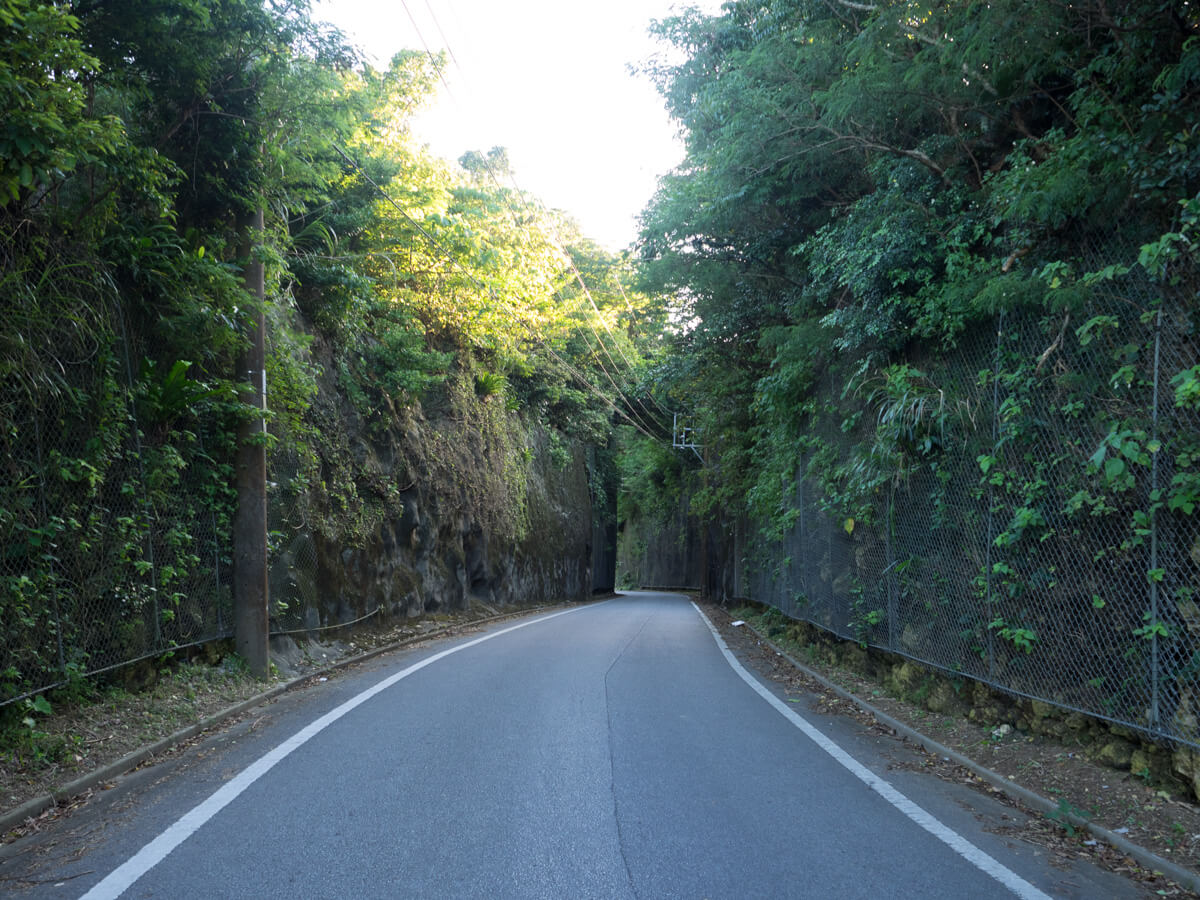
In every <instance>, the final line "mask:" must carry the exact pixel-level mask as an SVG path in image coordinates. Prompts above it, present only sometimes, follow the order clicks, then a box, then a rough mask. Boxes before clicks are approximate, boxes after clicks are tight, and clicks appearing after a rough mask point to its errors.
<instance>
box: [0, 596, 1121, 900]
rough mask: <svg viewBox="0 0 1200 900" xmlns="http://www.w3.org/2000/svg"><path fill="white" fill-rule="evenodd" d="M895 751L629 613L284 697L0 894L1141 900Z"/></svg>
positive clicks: (571, 621) (443, 653) (126, 790)
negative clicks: (1061, 857)
mask: <svg viewBox="0 0 1200 900" xmlns="http://www.w3.org/2000/svg"><path fill="white" fill-rule="evenodd" d="M756 684H757V685H758V686H757V687H755V685H756ZM909 752H910V751H908V750H906V749H904V748H902V747H900V745H898V744H896V742H894V741H890V740H887V739H882V738H879V737H878V736H873V735H869V734H866V733H865V732H864V731H863V729H862V728H861V726H858V725H856V723H854V722H852V721H850V720H846V719H837V718H830V717H823V716H820V715H818V714H814V713H811V712H810V711H809V710H807V709H806V708H805V705H804V704H803V703H795V702H784V700H782V699H780V697H778V696H777V691H776V689H775V688H774V687H771V686H765V687H764V686H762V685H761V684H758V682H757V680H756V679H754V678H753V677H752V676H751V675H750V674H748V673H746V671H745V670H744V669H741V666H740V665H739V664H737V663H736V661H734V660H733V659H732V657H731V656H730V655H729V654H728V653H727V651H725V650H724V649H723V645H722V644H721V643H720V642H719V641H718V640H717V639H716V637H715V636H714V634H713V632H712V631H710V629H709V626H708V624H707V622H706V620H705V619H704V618H703V617H702V616H701V614H700V613H699V611H698V610H697V609H696V608H695V607H694V606H693V605H692V604H691V603H690V602H689V601H687V600H686V599H684V598H682V597H679V596H673V595H668V594H651V593H639V594H630V595H626V596H623V597H621V598H618V599H616V600H611V601H607V602H603V603H597V604H591V605H587V606H583V607H579V608H575V609H571V610H569V611H567V612H565V613H557V614H553V615H549V616H544V617H539V618H535V619H529V620H522V621H520V622H519V623H516V624H515V625H514V624H513V623H508V624H505V625H500V626H497V627H495V628H492V629H490V630H488V631H486V632H483V633H481V634H478V635H471V636H469V637H465V638H461V639H457V640H454V641H447V642H442V643H438V644H436V645H434V646H430V647H426V648H423V649H421V650H413V651H407V652H398V653H396V654H393V655H389V656H386V657H381V658H379V659H378V660H376V661H374V662H373V663H372V664H369V665H365V666H363V667H361V668H360V669H358V670H356V671H353V672H347V673H345V674H343V675H342V676H340V677H338V678H333V679H330V681H329V682H328V683H327V684H321V685H318V686H317V688H316V689H314V690H312V691H308V692H304V693H303V694H299V695H295V696H291V697H289V698H288V699H286V700H285V701H282V702H280V703H278V704H275V705H274V706H272V707H271V708H270V709H269V711H267V712H264V713H262V714H260V715H258V716H257V717H252V718H251V719H249V720H247V721H246V722H243V723H242V725H240V726H239V727H238V728H235V729H232V730H230V731H229V732H227V733H226V734H224V735H222V736H221V737H220V738H218V739H215V740H213V741H210V742H209V743H207V744H205V745H203V746H201V747H199V748H196V749H194V750H192V751H190V752H189V753H187V754H184V756H183V757H181V758H180V759H179V760H177V761H176V762H175V763H173V764H171V765H168V766H163V767H155V768H154V769H151V770H148V771H147V772H144V773H141V774H140V775H138V776H136V777H133V778H130V779H128V780H127V782H126V783H123V784H122V785H121V786H120V787H118V788H116V789H114V790H113V791H111V792H108V793H109V794H111V796H105V797H103V798H100V799H98V800H95V801H93V802H92V803H91V804H89V805H88V807H86V808H85V810H83V811H81V812H80V813H79V814H77V815H76V816H74V817H72V818H71V819H68V820H64V821H63V822H62V823H59V824H58V825H56V826H55V828H54V829H52V830H51V832H49V833H47V834H45V835H40V836H37V837H36V838H34V839H30V841H29V842H28V845H27V846H25V847H22V848H18V849H20V851H21V852H20V853H19V854H18V855H16V856H15V857H12V858H9V859H5V860H4V861H3V865H0V875H3V876H4V878H5V881H4V882H0V891H6V890H8V888H7V887H4V884H8V885H23V886H22V887H20V888H19V889H17V888H14V890H13V896H27V897H38V898H40V897H79V896H86V897H88V898H108V897H117V896H123V897H130V898H139V897H155V898H192V897H195V898H218V897H230V898H234V897H236V898H275V897H279V898H284V897H286V898H354V900H361V898H376V897H379V898H385V897H387V898H390V897H488V898H502V897H517V898H567V897H570V898H579V897H597V898H610V897H611V898H625V897H631V898H659V897H664V898H665V897H688V898H718V897H728V898H752V897H771V898H773V897H837V898H853V897H862V898H880V897H922V898H935V897H946V898H966V897H1004V896H1023V897H1043V896H1055V897H1098V896H1103V897H1121V896H1139V894H1138V891H1137V888H1136V887H1135V886H1134V885H1132V884H1130V883H1128V882H1125V881H1124V880H1122V879H1119V878H1117V877H1116V876H1112V875H1108V874H1106V873H1103V872H1100V871H1098V870H1095V869H1092V868H1090V867H1086V866H1083V865H1081V864H1077V865H1075V866H1074V867H1073V868H1072V869H1070V870H1064V869H1062V868H1056V867H1055V866H1052V865H1051V864H1050V861H1049V859H1048V854H1046V853H1045V852H1043V851H1041V850H1040V849H1039V848H1036V847H1034V846H1032V845H1027V844H1023V843H1021V842H1019V841H1013V840H1010V839H1008V838H1006V837H1005V836H1004V835H1003V834H1000V833H998V832H999V831H1003V829H1002V828H998V827H997V826H998V825H999V824H1001V823H1002V822H1009V821H1011V817H1012V815H1013V813H1012V811H1011V810H1008V809H1007V808H1006V807H1003V806H1001V805H1000V804H998V803H992V802H991V801H988V800H987V799H986V798H982V797H980V796H979V795H978V794H975V793H973V792H970V791H968V790H967V789H965V788H962V787H959V786H954V785H949V784H946V783H945V782H942V781H939V780H937V779H935V778H932V777H930V776H926V775H920V774H916V773H913V772H911V771H909V770H908V769H907V768H906V767H904V766H902V765H899V766H898V765H897V764H896V763H897V759H898V757H897V754H904V753H909ZM22 867H24V869H22ZM22 872H25V873H26V874H25V876H24V877H23V878H21V879H20V880H14V878H15V876H16V875H18V874H21V873H22ZM9 873H13V874H9Z"/></svg>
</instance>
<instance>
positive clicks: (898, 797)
mask: <svg viewBox="0 0 1200 900" xmlns="http://www.w3.org/2000/svg"><path fill="white" fill-rule="evenodd" d="M692 606H693V607H695V609H696V612H698V613H699V614H700V618H701V619H703V620H704V624H705V625H707V626H708V630H709V631H710V632H712V636H713V639H714V640H715V641H716V642H717V647H719V648H720V650H721V653H723V654H724V656H725V661H726V662H728V663H729V665H730V667H731V668H732V669H733V670H734V671H735V672H736V673H737V674H738V675H739V676H740V677H741V679H742V680H743V681H744V682H746V684H748V685H750V687H751V688H753V689H754V692H755V693H757V694H758V695H759V696H760V697H762V698H763V699H764V700H766V701H767V702H768V703H770V704H771V706H772V707H774V708H775V711H776V712H778V713H779V714H780V715H782V716H783V717H784V718H785V719H787V720H788V721H789V722H791V723H792V724H793V725H795V726H796V727H797V728H799V729H800V730H801V731H802V732H804V734H805V736H806V737H807V738H809V740H811V741H812V742H813V743H815V744H816V745H817V746H818V747H820V748H821V749H822V750H824V751H825V752H826V753H828V754H829V755H830V756H832V757H833V758H834V760H835V761H837V763H838V764H840V765H841V766H842V767H843V768H845V769H846V770H847V771H849V772H850V773H851V774H852V775H854V776H855V777H856V778H858V779H859V781H861V782H863V784H865V785H866V786H867V787H869V788H870V789H871V790H873V791H874V792H875V793H877V794H878V795H879V796H881V797H882V798H883V799H884V800H886V801H887V802H888V803H890V804H892V806H894V807H895V808H896V809H898V810H899V811H900V812H902V813H903V814H904V815H905V816H907V817H908V818H909V819H911V820H912V821H913V822H914V823H916V824H917V825H919V826H921V827H922V828H924V829H925V830H926V831H928V832H929V833H930V834H932V835H933V836H934V837H935V838H937V839H938V840H939V841H941V842H942V843H944V844H946V845H947V846H948V847H950V849H951V850H953V851H954V852H955V853H957V854H958V855H959V856H961V857H963V858H964V859H965V860H967V862H969V863H971V864H972V865H973V866H975V867H976V868H978V869H979V870H981V871H982V872H984V873H986V874H988V875H990V876H991V877H992V878H994V879H996V880H997V881H998V882H1000V883H1001V884H1002V885H1004V886H1005V887H1006V888H1008V889H1009V890H1010V891H1012V892H1013V893H1014V894H1016V895H1017V896H1018V897H1021V898H1022V900H1051V898H1050V895H1049V894H1045V893H1043V892H1042V891H1040V890H1038V888H1036V887H1035V886H1034V885H1032V884H1030V883H1029V882H1028V881H1026V880H1025V879H1024V878H1022V877H1021V876H1020V875H1018V874H1017V873H1016V872H1014V871H1012V869H1009V868H1008V867H1007V866H1005V865H1003V864H1002V863H1000V862H998V861H997V860H995V859H994V858H992V857H991V856H989V855H988V854H986V853H984V852H983V851H982V850H980V849H979V848H978V847H976V846H975V845H974V844H972V843H971V842H970V841H968V840H967V839H966V838H965V837H963V836H962V835H961V834H959V833H958V832H957V831H954V830H953V829H952V828H950V827H949V826H948V825H946V824H944V823H943V822H941V821H940V820H939V819H937V818H936V817H935V816H933V815H932V814H931V813H928V812H926V811H925V810H924V809H922V808H921V807H920V806H918V805H917V804H915V803H913V802H912V801H911V800H909V799H908V798H907V797H905V796H904V795H903V794H902V793H900V792H899V791H898V790H896V788H894V787H892V785H891V784H889V783H888V782H887V781H885V780H884V779H883V778H880V777H879V776H878V775H876V774H875V773H874V772H872V771H871V770H870V769H868V768H867V767H866V766H864V765H863V764H862V763H860V762H858V760H856V759H855V758H854V757H852V756H851V755H850V754H849V753H847V752H846V751H845V750H843V749H842V748H841V746H840V745H839V744H837V743H836V742H834V741H833V740H831V739H830V738H828V737H826V736H825V735H824V734H822V733H821V732H820V731H818V730H817V728H816V726H814V725H813V724H812V723H811V722H809V721H808V720H807V719H805V718H804V717H803V716H801V715H799V714H798V713H797V712H796V711H795V710H793V709H791V708H790V707H789V706H788V705H787V704H786V703H784V702H783V701H782V700H780V699H779V698H778V697H776V696H775V695H774V694H773V693H771V692H770V691H769V690H768V689H767V688H766V687H764V686H763V684H762V683H761V682H760V681H759V680H758V679H757V678H755V677H754V676H753V675H751V674H750V673H749V672H748V671H747V670H746V668H745V667H744V666H743V665H742V664H741V663H740V662H738V660H737V657H735V656H734V655H733V653H732V652H731V651H730V649H729V646H728V645H727V644H726V643H725V639H724V638H722V637H721V635H720V633H719V632H718V631H717V629H716V628H715V627H713V623H712V622H710V621H709V618H708V616H706V615H705V614H704V611H703V610H702V609H700V607H699V606H696V604H695V603H694V602H693V603H692Z"/></svg>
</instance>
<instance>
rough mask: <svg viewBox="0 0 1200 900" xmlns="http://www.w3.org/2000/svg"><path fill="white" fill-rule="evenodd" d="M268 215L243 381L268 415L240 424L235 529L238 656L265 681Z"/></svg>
mask: <svg viewBox="0 0 1200 900" xmlns="http://www.w3.org/2000/svg"><path fill="white" fill-rule="evenodd" d="M262 230H263V213H262V210H261V209H260V210H258V211H257V212H255V213H252V214H251V215H250V216H249V217H247V219H246V220H244V221H243V222H242V247H241V256H242V257H243V258H244V259H246V261H247V262H246V269H245V276H244V277H245V285H246V291H247V293H249V294H250V295H251V296H252V297H254V299H255V307H256V308H255V310H254V311H253V312H252V313H251V328H250V335H249V338H250V341H249V344H248V346H247V347H246V351H245V353H244V354H243V356H242V358H241V366H240V369H241V371H240V372H239V373H238V380H239V381H241V382H245V383H246V387H245V388H244V389H243V390H242V393H241V398H240V399H241V401H242V402H243V403H246V404H248V405H250V406H253V407H255V408H256V409H259V410H262V412H263V414H264V415H262V416H254V417H250V416H243V417H242V419H241V420H240V421H239V423H238V445H237V496H238V501H237V515H236V516H235V518H234V523H233V622H234V642H235V644H236V645H237V651H238V653H240V654H241V656H242V658H243V659H244V660H245V661H246V664H247V666H249V668H250V671H251V672H252V673H253V674H254V675H255V676H256V677H258V678H265V677H266V676H267V675H268V674H269V672H270V668H271V657H270V651H269V648H268V632H269V630H270V629H269V627H268V613H267V598H268V587H267V447H266V442H265V440H264V438H265V437H266V431H267V420H266V418H265V413H266V399H267V397H266V395H267V372H266V368H265V365H264V363H265V361H266V322H265V316H264V311H263V305H264V303H265V302H266V282H265V272H264V270H263V264H262V263H261V262H258V261H255V260H254V258H253V254H254V248H255V246H256V245H257V244H258V242H259V241H260V240H261V238H262Z"/></svg>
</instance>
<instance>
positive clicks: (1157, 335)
mask: <svg viewBox="0 0 1200 900" xmlns="http://www.w3.org/2000/svg"><path fill="white" fill-rule="evenodd" d="M1161 344H1162V307H1161V306H1160V307H1159V308H1158V315H1157V316H1156V317H1155V319H1154V393H1153V397H1152V400H1151V406H1150V422H1151V426H1150V432H1151V433H1150V439H1151V440H1152V441H1157V440H1158V380H1159V354H1160V349H1161ZM1157 495H1158V454H1157V453H1151V454H1150V503H1149V506H1148V508H1149V510H1150V571H1153V570H1155V569H1157V568H1158V513H1157V510H1156V509H1155V507H1156V506H1157V505H1158V504H1157V503H1156V502H1155V500H1154V498H1155V497H1156V496H1157ZM1149 581H1150V623H1151V625H1153V626H1154V631H1153V632H1152V633H1151V638H1150V725H1151V727H1153V728H1158V727H1159V702H1160V701H1159V671H1158V668H1159V654H1158V649H1159V648H1158V579H1157V578H1155V577H1154V576H1151V577H1150V579H1149Z"/></svg>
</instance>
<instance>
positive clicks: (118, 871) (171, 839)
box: [80, 606, 589, 900]
mask: <svg viewBox="0 0 1200 900" xmlns="http://www.w3.org/2000/svg"><path fill="white" fill-rule="evenodd" d="M587 608H589V607H585V606H577V607H575V608H574V609H564V610H562V611H561V612H556V613H550V614H549V615H547V616H540V617H539V618H536V619H530V620H529V621H528V622H521V623H520V624H519V625H513V626H510V627H509V628H504V629H501V630H500V631H496V632H492V633H491V634H485V635H483V637H478V638H475V640H473V641H467V642H466V643H465V644H458V645H457V646H454V647H450V648H448V649H446V650H442V651H440V652H438V653H435V654H433V656H429V657H426V658H425V659H423V660H421V661H420V662H416V663H413V664H412V665H411V666H409V667H408V668H406V669H402V670H401V671H399V672H397V673H396V674H394V675H389V676H388V677H387V678H385V679H383V680H382V681H380V682H378V683H377V684H374V685H372V686H371V687H369V688H367V689H366V690H365V691H363V692H362V693H360V694H356V695H355V696H353V697H351V698H350V699H349V700H347V701H346V702H344V703H342V704H341V705H340V706H338V707H336V708H334V709H332V710H330V711H329V712H327V713H325V715H323V716H321V718H319V719H317V720H316V721H314V722H312V723H311V724H309V725H307V726H305V727H304V728H302V729H300V730H299V731H298V732H296V733H295V734H294V735H292V736H291V737H290V738H288V739H287V740H286V741H284V742H283V743H282V744H279V745H278V746H277V747H275V748H274V749H273V750H270V751H268V752H267V753H266V754H264V755H263V756H260V757H259V758H258V759H257V760H255V761H254V762H252V763H251V764H250V765H249V766H247V767H246V768H245V769H243V770H242V771H241V772H239V773H238V774H237V776H235V777H234V778H233V779H232V780H230V781H228V782H226V783H225V784H224V785H222V786H221V787H220V788H218V789H217V790H216V791H215V792H213V793H212V794H211V795H210V796H209V797H208V799H207V800H204V801H202V802H201V803H199V804H198V805H197V806H195V807H193V808H192V809H191V810H190V811H189V812H187V813H185V814H184V815H183V816H182V817H181V818H179V819H178V820H176V821H175V823H174V824H172V825H171V826H170V827H168V828H167V830H166V831H164V832H163V833H162V834H160V835H159V836H158V837H156V838H155V839H154V840H152V841H151V842H150V843H148V844H146V846H144V847H143V848H142V849H141V850H139V851H138V852H137V853H135V854H134V855H133V856H131V857H130V858H129V859H128V860H126V861H125V862H124V863H122V864H121V865H120V866H118V867H117V868H115V869H113V871H112V872H110V873H109V874H108V875H106V876H105V877H104V879H103V880H101V881H100V882H99V883H98V884H97V885H95V886H94V887H93V888H92V889H91V890H90V891H88V892H87V893H86V894H84V895H83V897H81V898H80V900H115V898H117V897H120V896H121V894H123V893H124V892H125V891H126V890H128V889H129V888H130V887H131V886H132V885H133V883H134V882H135V881H137V880H138V879H139V878H141V877H142V876H143V875H145V874H146V873H147V872H149V871H150V870H151V869H152V868H154V867H155V866H156V865H158V864H159V863H160V862H162V861H163V860H164V859H165V858H166V857H167V854H169V853H170V852H171V851H172V850H174V849H175V848H176V847H178V846H179V845H180V844H182V843H183V842H184V841H186V840H187V839H188V838H189V837H191V836H192V835H193V834H195V833H196V832H197V831H198V830H199V829H200V827H201V826H202V825H204V823H205V822H207V821H208V820H209V819H211V818H212V817H213V816H215V815H216V814H217V813H219V812H220V811H221V810H222V809H224V808H225V807H226V806H228V805H229V804H230V803H232V802H233V801H234V800H236V799H237V798H238V796H239V795H240V794H241V793H242V792H243V791H245V790H246V789H247V788H249V787H250V785H252V784H254V782H256V781H257V780H258V779H259V778H261V777H262V776H263V775H265V774H267V772H269V771H270V770H271V769H272V768H274V766H275V764H276V763H278V762H280V761H281V760H283V758H284V757H286V756H287V755H288V754H289V753H291V752H292V751H293V750H296V749H297V748H299V747H302V746H303V745H304V744H306V743H307V742H308V741H309V740H311V739H312V738H314V737H316V736H317V735H318V734H320V733H321V732H322V731H324V730H325V729H326V728H328V727H329V726H330V725H332V724H333V723H334V722H336V721H337V720H338V719H340V718H341V717H342V716H344V715H346V713H348V712H350V711H351V710H353V709H355V708H356V707H358V706H360V705H361V704H363V703H366V702H367V701H368V700H370V699H371V698H372V697H374V696H375V695H376V694H378V693H380V692H381V691H386V690H387V689H388V688H390V687H391V686H392V685H394V684H395V683H396V682H398V681H400V680H401V679H404V678H407V677H408V676H409V675H412V674H413V673H414V672H417V671H420V670H421V669H423V668H425V667H426V666H428V665H431V664H433V663H435V662H437V661H438V660H440V659H445V658H446V657H447V656H450V655H451V654H453V653H458V652H459V651H460V650H466V649H467V648H468V647H474V646H475V645H476V644H482V643H483V642H484V641H490V640H491V639H492V638H498V637H500V636H501V635H502V634H508V633H509V632H512V631H516V630H518V629H520V628H527V627H528V626H530V625H536V624H538V623H539V622H545V621H548V620H549V619H555V618H557V617H558V616H565V615H567V614H569V613H573V612H578V611H579V610H581V609H587Z"/></svg>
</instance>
